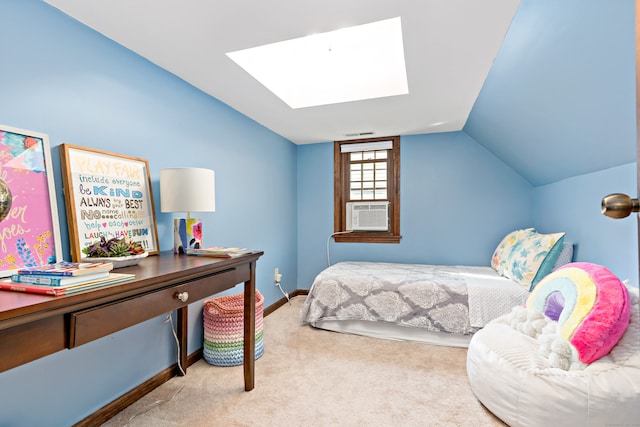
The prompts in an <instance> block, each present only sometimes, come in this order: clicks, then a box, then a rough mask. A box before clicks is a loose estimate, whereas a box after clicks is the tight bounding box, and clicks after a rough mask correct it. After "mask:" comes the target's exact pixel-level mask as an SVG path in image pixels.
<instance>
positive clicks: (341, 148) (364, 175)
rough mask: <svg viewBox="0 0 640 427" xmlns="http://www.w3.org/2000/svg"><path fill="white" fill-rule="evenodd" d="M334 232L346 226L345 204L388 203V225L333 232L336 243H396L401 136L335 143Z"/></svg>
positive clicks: (397, 238) (398, 218) (397, 237)
mask: <svg viewBox="0 0 640 427" xmlns="http://www.w3.org/2000/svg"><path fill="white" fill-rule="evenodd" d="M333 152H334V231H335V232H336V233H338V232H344V231H346V230H347V229H348V228H347V203H349V202H389V228H388V230H385V231H353V232H351V233H342V234H336V235H334V239H335V241H336V242H368V243H399V242H400V239H401V238H402V236H400V137H399V136H394V137H386V138H369V139H359V140H350V141H335V142H334V148H333Z"/></svg>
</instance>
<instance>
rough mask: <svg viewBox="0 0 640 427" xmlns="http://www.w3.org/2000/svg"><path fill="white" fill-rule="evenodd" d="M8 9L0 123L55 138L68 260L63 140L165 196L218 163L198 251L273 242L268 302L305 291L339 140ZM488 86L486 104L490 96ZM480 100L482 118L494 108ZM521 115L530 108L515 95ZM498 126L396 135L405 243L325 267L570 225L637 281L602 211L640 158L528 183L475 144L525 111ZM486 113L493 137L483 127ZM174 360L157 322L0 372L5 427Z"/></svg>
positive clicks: (371, 248)
mask: <svg viewBox="0 0 640 427" xmlns="http://www.w3.org/2000/svg"><path fill="white" fill-rule="evenodd" d="M547 3H548V4H549V5H551V4H553V3H554V2H551V1H547ZM523 4H524V5H525V6H527V5H531V4H532V3H531V2H530V1H529V0H527V1H526V2H523ZM616 10H618V9H616ZM625 10H626V9H625ZM0 16H2V25H0V45H1V46H2V47H3V49H2V52H3V54H4V57H3V58H4V61H3V66H2V67H1V68H0V89H1V93H2V94H3V97H2V101H3V102H2V103H0V122H1V123H2V124H6V125H10V126H14V127H19V128H24V129H28V130H32V131H37V132H42V133H46V134H48V135H49V136H50V139H51V144H52V152H53V159H54V165H53V166H54V170H55V181H56V191H57V195H58V204H59V216H60V224H61V231H62V234H63V251H64V253H65V254H67V255H68V252H69V244H68V235H67V232H66V216H65V211H64V201H63V197H62V188H61V186H62V179H61V175H60V172H59V170H60V169H59V166H60V164H59V150H58V145H59V144H61V143H63V142H67V143H70V144H75V145H80V146H86V147H91V148H98V149H103V150H106V151H110V152H114V153H121V154H127V155H131V156H137V157H142V158H146V159H148V160H149V164H150V168H151V178H152V181H153V191H154V194H156V195H158V194H159V189H158V176H159V170H160V169H161V168H165V167H176V166H198V167H207V168H212V169H214V170H215V171H216V187H217V188H216V205H217V212H215V213H207V214H202V215H201V216H202V217H203V220H204V227H205V229H204V241H205V244H207V243H211V244H222V245H233V246H236V245H238V246H248V247H252V248H256V249H261V250H264V251H265V255H264V257H262V258H261V259H260V260H259V261H258V272H257V283H258V288H259V289H260V291H261V292H262V293H263V294H264V295H265V300H266V301H265V302H266V305H270V304H272V303H273V302H275V301H276V300H277V299H279V298H280V297H281V295H280V294H279V291H278V290H277V288H275V287H274V286H273V268H274V267H279V268H280V271H281V273H282V274H283V285H284V286H285V289H286V290H288V291H292V290H294V289H296V288H300V289H307V288H308V287H309V286H310V285H311V283H312V281H313V278H314V277H315V275H316V274H317V273H318V272H319V271H320V270H322V269H323V268H324V267H326V265H327V252H326V248H327V246H326V245H327V241H328V237H329V235H330V234H331V233H332V231H333V144H332V143H324V144H314V145H303V146H295V145H294V144H292V143H290V142H289V141H287V140H285V139H283V138H281V137H279V136H278V135H276V134H274V133H272V132H270V131H269V130H267V129H265V128H264V127H262V126H261V125H259V124H257V123H255V122H254V121H252V120H250V119H248V118H246V117H244V116H243V115H241V114H239V113H237V112H236V111H234V110H233V109H231V108H229V107H228V106H226V105H224V104H222V103H220V102H218V101H216V100H215V99H213V98H211V97H209V96H207V95H205V94H203V93H202V92H200V91H198V90H196V89H195V88H193V87H191V86H190V85H188V84H186V83H185V82H183V81H182V80H180V79H178V78H176V77H175V76H173V75H171V74H169V73H167V72H165V71H163V70H161V69H159V68H157V67H156V66H154V65H153V64H151V63H149V62H148V61H146V60H144V59H142V58H140V57H139V56H137V55H135V54H133V53H131V52H129V51H127V50H126V49H123V48H122V47H120V46H118V45H116V44H115V43H113V42H111V41H110V40H108V39H106V38H104V37H102V36H100V35H99V34H97V33H95V32H93V31H91V30H89V29H88V28H86V27H84V26H83V25H81V24H79V23H77V22H75V21H73V20H71V19H69V18H68V17H67V16H65V15H64V14H62V13H60V12H58V11H57V10H55V9H53V8H51V7H49V6H48V5H46V4H44V3H43V2H40V1H36V0H3V1H2V2H1V3H0ZM536 34H537V35H539V34H538V33H536ZM585 61H586V62H585V66H586V68H584V70H588V69H590V67H589V64H590V62H589V61H588V60H585ZM598 69H599V68H598ZM490 77H491V76H490ZM498 77H499V75H495V76H494V79H497V78H498ZM494 81H495V80H494ZM491 87H497V85H491ZM534 87H535V86H534ZM496 90H501V89H500V88H499V87H498V88H497V89H496ZM619 92H624V90H616V91H615V93H619ZM483 93H484V94H485V98H484V99H485V101H486V96H488V92H486V93H485V92H484V89H483ZM481 96H482V94H481ZM603 96H604V95H603ZM581 102H582V101H580V99H579V98H577V99H575V100H573V101H571V100H569V101H568V104H567V105H568V106H569V107H571V106H575V104H576V103H581ZM529 104H534V103H532V102H529ZM628 104H629V102H627V101H624V100H623V102H621V103H618V102H613V104H611V105H615V106H617V105H623V106H624V107H623V109H622V111H620V112H619V113H620V114H617V113H612V114H611V116H613V117H618V118H620V121H618V122H616V123H619V124H620V125H621V127H620V128H621V129H623V131H621V132H620V133H619V135H618V134H616V135H615V136H616V137H622V139H623V140H625V141H627V142H626V143H628V144H632V145H635V140H633V141H631V140H630V139H631V138H630V137H629V135H628V134H629V133H630V132H629V131H628V129H629V126H634V125H631V124H629V123H628V122H629V120H634V116H633V114H629V108H630V107H629V105H628ZM481 105H484V106H485V108H486V109H487V110H486V111H491V110H492V109H493V108H494V107H495V105H493V106H492V105H491V103H490V102H484V101H483V102H482V103H481ZM481 105H480V106H481ZM480 106H476V107H477V108H480ZM533 108H538V109H540V107H539V106H538V105H533ZM512 110H513V111H514V112H515V113H521V114H520V115H521V116H527V110H523V109H521V108H520V107H517V108H512V107H511V104H509V105H508V111H512ZM474 111H475V108H474ZM478 111H480V110H478ZM498 116H500V117H501V115H500V114H498ZM536 117H537V116H536ZM489 119H491V117H489V116H487V117H485V115H484V114H480V112H478V114H477V115H474V114H472V115H471V117H470V120H472V121H473V123H475V124H474V125H473V126H470V127H469V129H466V130H465V132H452V133H445V134H432V135H415V136H403V137H402V138H401V156H402V165H401V212H402V215H401V233H402V235H403V238H402V241H401V243H400V244H356V243H338V244H337V243H335V242H333V241H332V240H329V243H330V244H329V247H330V253H331V262H332V263H334V262H337V261H341V260H347V259H366V260H380V261H398V262H427V263H438V264H470V265H487V264H488V263H489V258H490V256H491V253H492V251H493V249H494V248H495V246H496V245H497V244H498V242H499V241H500V239H501V238H502V236H503V235H504V234H506V233H507V232H508V231H511V230H513V229H514V228H518V227H525V226H531V225H533V226H535V227H537V228H538V229H539V230H540V231H542V232H555V231H559V230H566V231H567V233H568V236H569V238H570V239H572V240H573V241H574V242H576V243H577V245H578V246H577V248H578V249H577V253H576V255H577V257H578V259H579V260H585V261H592V262H599V263H602V264H605V265H607V266H609V267H610V268H612V270H614V272H616V273H617V274H619V275H620V276H621V277H623V278H627V277H628V278H630V279H631V280H632V282H633V281H635V282H636V283H637V267H638V266H637V245H636V239H637V226H636V221H634V220H632V219H627V220H621V221H613V220H610V219H607V218H605V217H603V216H602V215H601V214H600V213H599V200H600V199H601V197H602V196H604V195H605V194H607V193H610V192H627V193H629V194H635V192H636V191H635V167H636V164H635V163H632V164H625V165H623V166H620V167H617V168H613V169H607V170H603V171H599V172H594V173H592V174H589V175H582V176H577V177H574V178H569V179H566V180H562V181H559V182H556V183H552V184H548V185H543V186H539V187H535V186H534V185H532V184H531V183H530V182H529V181H527V180H525V179H524V178H523V177H522V176H521V175H519V174H518V173H516V172H515V171H514V170H513V169H512V168H511V167H509V166H507V165H506V164H505V163H503V162H502V161H501V160H500V159H499V158H497V157H496V156H495V155H494V154H492V153H490V152H489V151H487V150H486V149H485V148H483V146H485V145H484V141H481V142H482V143H483V145H480V144H478V143H477V142H476V141H475V140H474V139H473V138H472V137H471V136H469V135H470V134H471V135H473V134H472V133H471V132H469V130H471V131H473V130H474V129H476V130H477V134H478V135H481V136H482V138H486V139H487V141H488V142H490V140H491V139H493V138H497V137H500V135H505V136H504V138H506V139H507V141H504V140H503V139H504V138H502V137H500V142H501V143H504V144H508V143H510V142H511V141H512V140H517V139H518V135H512V134H511V133H509V132H508V131H505V132H498V130H500V126H503V125H504V123H505V122H512V123H516V124H518V125H519V124H522V126H523V127H524V128H525V131H524V132H525V133H526V132H528V130H527V129H528V128H527V126H528V125H527V120H528V118H527V117H524V118H523V119H521V120H519V121H518V120H515V119H514V120H504V121H502V120H498V123H493V124H492V125H491V126H486V120H489ZM576 121H577V120H576ZM482 122H484V126H485V128H486V129H489V131H488V132H481V131H480V130H478V129H479V125H480V124H481V123H482ZM494 124H495V126H494ZM603 126H606V124H603ZM616 128H618V126H617V125H616ZM546 129H547V130H548V132H547V133H548V134H551V133H552V132H551V130H553V128H546ZM521 131H522V129H521ZM570 134H571V133H570V132H563V133H562V135H570ZM545 135H546V133H545ZM605 135H609V134H608V133H605ZM473 136H476V135H473ZM478 140H479V141H480V140H481V138H480V137H479V136H478ZM605 140H606V138H605ZM556 142H557V143H561V142H563V141H556ZM533 143H535V141H534V142H533ZM489 145H490V144H489ZM156 216H157V222H158V233H159V236H160V248H161V249H163V250H168V249H170V248H171V246H172V235H171V232H170V230H171V219H172V216H171V215H170V214H163V213H161V212H160V210H159V199H156ZM239 291H240V289H235V290H234V291H233V292H239ZM0 298H2V295H1V294H0ZM201 304H202V302H198V303H194V304H192V306H191V307H190V314H191V316H190V319H189V329H190V331H189V333H190V335H191V340H190V342H189V351H190V352H192V351H195V349H197V348H198V347H199V346H200V343H201V341H202V326H201V322H202V319H201V316H200V309H201ZM1 344H2V343H0V345H1ZM175 361H176V356H175V344H174V342H173V337H172V335H171V331H170V326H169V325H168V324H166V323H165V317H164V316H160V317H158V318H155V319H152V320H149V321H147V322H145V323H142V324H140V325H137V326H134V327H132V328H129V329H127V330H125V331H122V332H119V333H117V334H113V335H110V336H108V337H104V338H102V339H100V340H96V341H94V342H92V343H89V344H86V345H84V346H81V347H79V348H77V349H74V350H71V351H62V352H59V353H56V354H54V355H51V356H49V357H46V358H43V359H40V360H37V361H34V362H32V363H29V364H27V365H24V366H21V367H18V368H15V369H12V370H10V371H8V372H4V373H0V393H1V394H2V395H3V399H2V400H1V402H0V425H12V426H14V425H68V424H72V423H74V422H76V421H79V420H81V419H83V418H84V417H86V416H88V415H90V414H91V413H92V412H94V411H96V410H98V409H100V408H101V407H102V406H104V405H105V404H107V403H109V402H111V401H113V400H114V399H116V398H117V397H119V396H120V395H122V394H123V393H125V392H127V391H128V390H130V389H131V388H133V387H135V386H136V385H138V384H139V383H141V382H143V381H145V380H147V379H148V378H150V377H152V376H153V375H155V374H156V373H158V372H159V371H161V370H162V369H165V368H166V367H168V366H170V365H171V364H173V363H175ZM239 381H241V378H239ZM91 384H96V386H92V385H91ZM62 385H64V386H62ZM78 390H81V392H78ZM33 401H38V402H39V403H38V410H37V411H35V410H34V409H33V405H32V404H30V403H28V402H33Z"/></svg>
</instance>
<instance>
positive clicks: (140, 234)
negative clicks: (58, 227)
mask: <svg viewBox="0 0 640 427" xmlns="http://www.w3.org/2000/svg"><path fill="white" fill-rule="evenodd" d="M60 163H61V165H62V180H63V183H64V199H65V202H66V205H67V224H68V226H69V241H70V246H71V258H72V260H73V261H76V262H78V261H80V260H81V259H82V258H83V255H84V254H83V253H82V249H83V248H85V247H87V246H89V245H91V244H93V243H95V242H97V241H98V240H100V238H101V237H104V238H106V239H107V240H109V239H111V238H114V237H115V238H123V237H127V238H129V239H130V240H132V241H134V242H138V243H140V244H141V245H142V246H143V247H144V248H145V250H146V251H147V252H149V254H157V253H158V251H159V250H158V231H157V228H156V214H155V210H154V207H153V195H152V193H151V177H150V175H149V163H148V162H147V161H146V160H145V159H140V158H137V157H130V156H123V155H120V154H113V153H108V152H106V151H102V150H94V149H91V148H85V147H78V146H74V145H69V144H62V145H60Z"/></svg>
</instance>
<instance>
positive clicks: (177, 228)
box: [173, 218, 202, 254]
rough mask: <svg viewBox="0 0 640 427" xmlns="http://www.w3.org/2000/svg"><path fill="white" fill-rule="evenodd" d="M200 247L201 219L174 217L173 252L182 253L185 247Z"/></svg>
mask: <svg viewBox="0 0 640 427" xmlns="http://www.w3.org/2000/svg"><path fill="white" fill-rule="evenodd" d="M201 247H202V219H200V218H174V220H173V253H174V254H184V253H185V249H187V248H190V249H199V248H201Z"/></svg>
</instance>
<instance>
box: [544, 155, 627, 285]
mask: <svg viewBox="0 0 640 427" xmlns="http://www.w3.org/2000/svg"><path fill="white" fill-rule="evenodd" d="M636 191H637V190H636V163H630V164H627V165H623V166H618V167H615V168H611V169H606V170H603V171H599V172H594V173H590V174H586V175H580V176H576V177H573V178H568V179H565V180H562V181H559V182H557V183H554V184H549V185H543V186H540V187H536V189H535V190H534V200H535V203H534V205H535V220H534V223H535V225H536V227H540V228H541V229H548V230H563V231H566V233H567V235H566V239H567V240H571V241H572V242H574V243H575V251H576V252H575V258H576V260H577V261H586V262H594V263H596V264H601V265H604V266H606V267H607V268H609V269H610V270H611V271H612V272H613V273H615V274H616V275H617V276H618V277H620V279H622V280H625V279H629V281H630V282H631V284H632V285H634V286H638V220H637V216H636V215H632V216H630V217H628V218H623V219H619V220H614V219H611V218H608V217H606V216H604V215H602V213H601V211H600V204H601V200H602V198H603V197H604V196H606V195H607V194H611V193H625V194H630V195H634V194H636Z"/></svg>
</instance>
